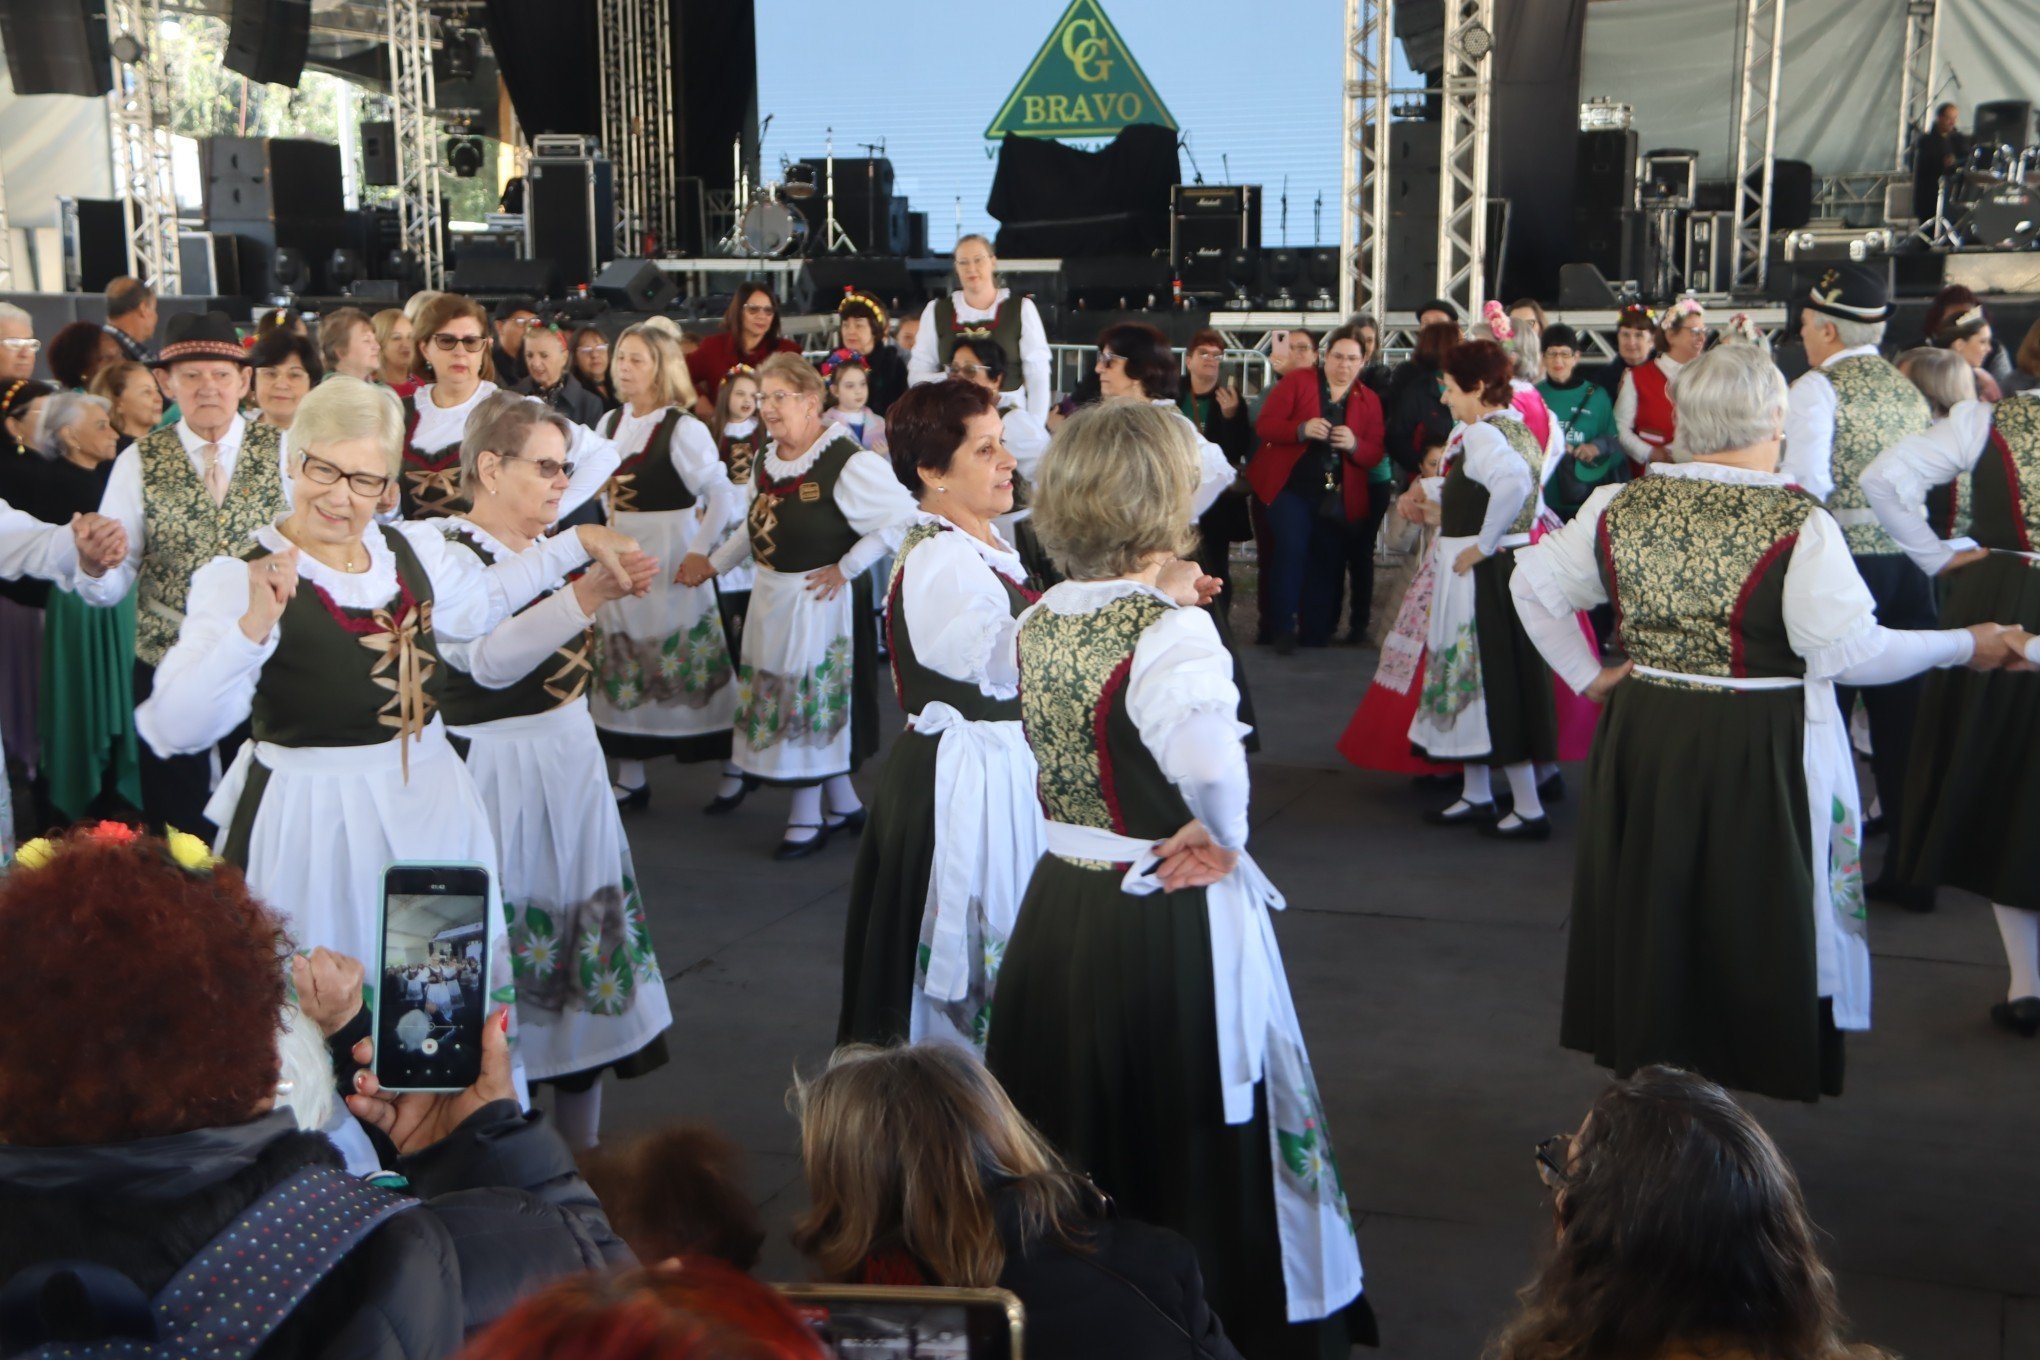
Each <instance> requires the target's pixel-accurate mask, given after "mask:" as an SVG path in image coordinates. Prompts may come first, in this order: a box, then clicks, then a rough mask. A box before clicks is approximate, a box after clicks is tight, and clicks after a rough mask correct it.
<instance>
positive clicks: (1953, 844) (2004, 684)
mask: <svg viewBox="0 0 2040 1360" xmlns="http://www.w3.org/2000/svg"><path fill="white" fill-rule="evenodd" d="M1966 499H1967V500H1968V501H1969V503H1970V506H1971V514H1972V520H1971V530H1970V533H1971V536H1972V537H1974V538H1975V539H1976V541H1977V542H1978V544H1980V545H1981V546H1983V547H1986V548H1990V549H1992V550H1993V551H1992V553H1991V556H1989V557H1988V558H1985V559H1984V560H1983V561H1980V562H1975V563H1972V564H1971V565H1969V566H1966V567H1962V568H1960V569H1958V570H1957V571H1956V572H1955V573H1954V574H1953V575H1952V576H1950V577H1949V578H1947V591H1946V594H1945V596H1944V598H1943V600H1942V604H1941V626H1942V627H1943V628H1966V627H1968V626H1969V625H1970V624H1973V623H2015V624H2017V625H2018V626H2019V627H2021V628H2024V629H2025V630H2027V631H2028V632H2040V559H2036V558H2035V557H2034V556H2032V554H2033V553H2034V551H2035V547H2034V545H2035V544H2036V543H2040V401H2034V400H2031V399H2029V398H2023V397H2022V398H2020V399H2018V400H2017V401H2016V402H2004V403H2000V404H1999V406H1998V408H1997V410H1996V412H1995V413H1994V421H1993V429H1992V432H1991V437H1990V441H1989V444H1988V446H1987V447H1985V448H1984V449H1983V451H1982V453H1981V455H1980V456H1979V457H1978V458H1977V460H1976V465H1975V467H1974V468H1973V469H1972V470H1971V472H1970V480H1969V494H1968V496H1967V498H1966ZM2036 750H2040V683H2036V682H2035V679H2034V677H2033V676H2031V675H2020V674H2017V673H2014V672H2009V671H1983V672H1978V671H1971V670H1966V669H1952V670H1938V671H1934V672H1932V673H1931V674H1929V675H1928V676H1927V680H1926V687H1925V689H1924V691H1923V692H1922V694H1921V697H1920V712H1919V719H1918V723H1917V725H1916V727H1915V728H1914V732H1913V746H1912V755H1911V758H1910V761H1909V763H1908V768H1907V777H1906V807H1905V816H1904V817H1903V818H1902V819H1901V836H1902V840H1901V841H1900V843H1899V846H1898V864H1899V872H1900V873H1901V874H1902V875H1903V876H1904V877H1905V878H1906V879H1907V880H1908V881H1910V882H1913V883H1918V884H1923V885H1927V886H1946V887H1951V888H1963V889H1966V890H1968V891H1970V892H1973V893H1976V894H1978V895H1980V896H1982V897H1985V898H1988V899H1989V900H1990V901H1992V902H1995V903H1999V904H2001V905H2003V906H2008V907H2021V908H2024V909H2026V910H2028V911H2040V875H2036V874H2034V872H2033V868H2032V863H2031V860H2032V844H2033V832H2034V829H2035V828H2036V827H2040V764H2036V762H2035V761H2034V759H2033V753H2034V752H2035V751H2036Z"/></svg>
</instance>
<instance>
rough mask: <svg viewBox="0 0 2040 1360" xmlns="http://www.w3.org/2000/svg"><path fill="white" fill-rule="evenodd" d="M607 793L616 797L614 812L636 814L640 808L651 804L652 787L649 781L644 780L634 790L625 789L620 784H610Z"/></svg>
mask: <svg viewBox="0 0 2040 1360" xmlns="http://www.w3.org/2000/svg"><path fill="white" fill-rule="evenodd" d="M609 791H610V792H611V793H613V794H615V795H616V810H617V811H618V812H636V811H638V810H639V809H641V808H647V807H650V806H651V803H652V785H651V781H650V780H646V781H645V782H644V783H642V784H640V785H638V786H637V787H636V788H634V789H627V788H625V787H624V786H623V785H621V784H611V785H610V786H609Z"/></svg>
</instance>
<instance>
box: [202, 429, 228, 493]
mask: <svg viewBox="0 0 2040 1360" xmlns="http://www.w3.org/2000/svg"><path fill="white" fill-rule="evenodd" d="M198 452H199V456H200V457H201V458H203V459H204V460H205V490H206V494H207V495H209V496H211V497H212V503H213V504H214V505H224V504H226V500H227V465H226V464H225V463H222V462H221V461H220V446H219V445H218V444H207V445H206V446H205V447H204V448H201V449H200V450H199V451H198Z"/></svg>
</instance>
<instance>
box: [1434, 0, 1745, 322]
mask: <svg viewBox="0 0 2040 1360" xmlns="http://www.w3.org/2000/svg"><path fill="white" fill-rule="evenodd" d="M1779 3H1781V4H1782V3H1783V0H1779ZM1494 43H1495V0H1445V98H1444V104H1445V126H1444V129H1443V142H1442V145H1441V148H1440V152H1439V157H1438V294H1437V295H1438V296H1439V297H1441V298H1445V299H1447V300H1449V301H1450V302H1452V303H1453V304H1454V305H1455V306H1457V307H1458V308H1459V314H1460V315H1461V316H1463V317H1467V318H1469V319H1471V318H1473V317H1477V316H1479V315H1480V309H1481V304H1482V303H1483V302H1485V301H1487V288H1486V280H1485V279H1484V278H1483V274H1484V272H1485V270H1486V266H1487V244H1488V241H1487V217H1488V214H1487V198H1488V111H1489V107H1490V94H1491V93H1492V86H1491V83H1490V81H1489V73H1490V72H1491V71H1492V70H1493V66H1492V64H1491V63H1490V61H1489V54H1490V53H1491V52H1492V51H1493V49H1494Z"/></svg>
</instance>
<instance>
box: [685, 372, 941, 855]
mask: <svg viewBox="0 0 2040 1360" xmlns="http://www.w3.org/2000/svg"><path fill="white" fill-rule="evenodd" d="M758 387H759V397H758V403H759V409H760V411H761V412H762V414H763V418H764V421H765V432H766V433H767V434H768V435H769V436H771V443H769V444H768V445H767V446H766V448H765V450H764V451H763V452H762V453H760V454H759V455H758V457H757V458H756V460H755V461H754V462H753V464H752V468H751V479H750V481H749V482H748V483H747V484H746V485H745V487H744V492H745V495H746V497H747V498H748V501H749V511H748V514H747V516H746V523H745V531H744V532H741V533H736V534H732V535H731V536H730V537H729V539H728V540H727V541H725V542H724V543H723V544H722V546H721V547H719V548H717V549H716V550H715V552H713V553H712V554H710V555H709V556H708V557H707V558H701V557H697V556H689V557H688V558H687V559H686V560H685V561H683V562H682V563H681V564H680V572H679V579H680V581H681V583H682V584H685V585H701V584H704V583H705V582H707V581H708V580H710V579H711V578H712V577H714V576H718V575H720V574H721V573H723V572H726V571H728V570H730V569H731V568H733V567H737V566H740V565H742V564H743V563H744V562H746V561H752V562H755V563H756V564H757V582H756V584H755V585H754V586H753V588H752V592H751V607H750V612H749V613H748V615H747V616H746V617H745V621H744V654H743V662H742V665H741V666H740V667H739V668H738V672H737V708H736V715H735V723H736V734H735V740H734V742H733V750H732V759H733V760H734V762H735V764H736V767H737V768H738V769H739V770H741V771H742V772H743V773H744V774H746V775H749V776H751V777H752V778H753V779H756V780H758V781H760V782H763V783H770V784H785V785H788V786H789V787H791V788H792V789H793V791H794V793H793V805H792V807H791V808H790V809H789V812H788V819H787V825H786V835H785V837H784V838H783V839H782V840H781V842H780V845H779V848H778V849H777V850H775V851H774V852H773V857H774V858H775V859H781V860H790V859H804V858H806V857H807V856H809V855H812V854H815V853H817V852H819V851H820V850H821V848H822V846H823V845H824V844H825V843H826V842H827V840H828V838H829V837H830V836H831V835H832V834H834V833H835V832H837V831H851V832H853V833H854V832H857V831H861V830H862V829H863V827H864V821H865V814H864V806H863V804H861V803H860V802H858V800H857V790H856V789H854V788H853V787H851V784H850V773H851V771H853V770H855V769H856V768H857V766H858V765H859V764H860V763H861V762H862V761H863V760H864V759H865V758H866V757H867V756H870V755H872V754H873V753H874V752H875V751H876V750H877V749H878V732H877V726H878V626H877V617H876V615H875V614H874V612H873V610H872V606H871V580H870V577H869V576H868V575H867V568H869V567H870V566H871V564H872V563H874V562H876V561H877V560H878V559H879V558H880V557H881V556H883V555H884V554H886V553H888V552H891V551H893V550H895V549H897V548H898V547H899V544H900V539H901V536H902V535H904V534H905V533H906V530H907V526H908V524H909V523H911V522H912V520H913V517H914V514H915V506H914V499H913V497H912V496H910V495H908V494H907V489H906V488H905V487H904V486H902V485H900V481H899V479H898V478H897V477H895V476H894V475H893V470H892V465H891V464H890V463H888V462H886V460H885V459H884V458H882V457H880V456H879V455H878V454H875V453H872V452H871V451H870V450H868V449H863V448H860V447H858V444H857V441H856V440H855V439H853V438H851V437H850V435H849V433H848V432H847V431H845V430H843V429H841V428H833V427H831V426H829V425H827V424H826V423H824V422H823V420H822V392H823V389H822V379H821V375H820V374H818V373H816V372H815V370H814V369H813V368H812V367H811V366H810V365H809V364H808V362H807V361H806V360H805V359H802V358H801V357H800V356H799V355H798V354H775V355H773V356H772V357H771V358H770V359H767V360H766V361H765V362H764V363H763V364H761V365H760V366H759V368H758ZM740 796H741V795H740ZM732 805H733V804H731V803H728V802H726V801H725V800H724V799H723V798H718V799H717V800H716V803H713V804H711V805H710V807H709V810H710V811H711V812H719V811H724V810H726V809H727V808H728V807H729V806H732Z"/></svg>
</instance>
